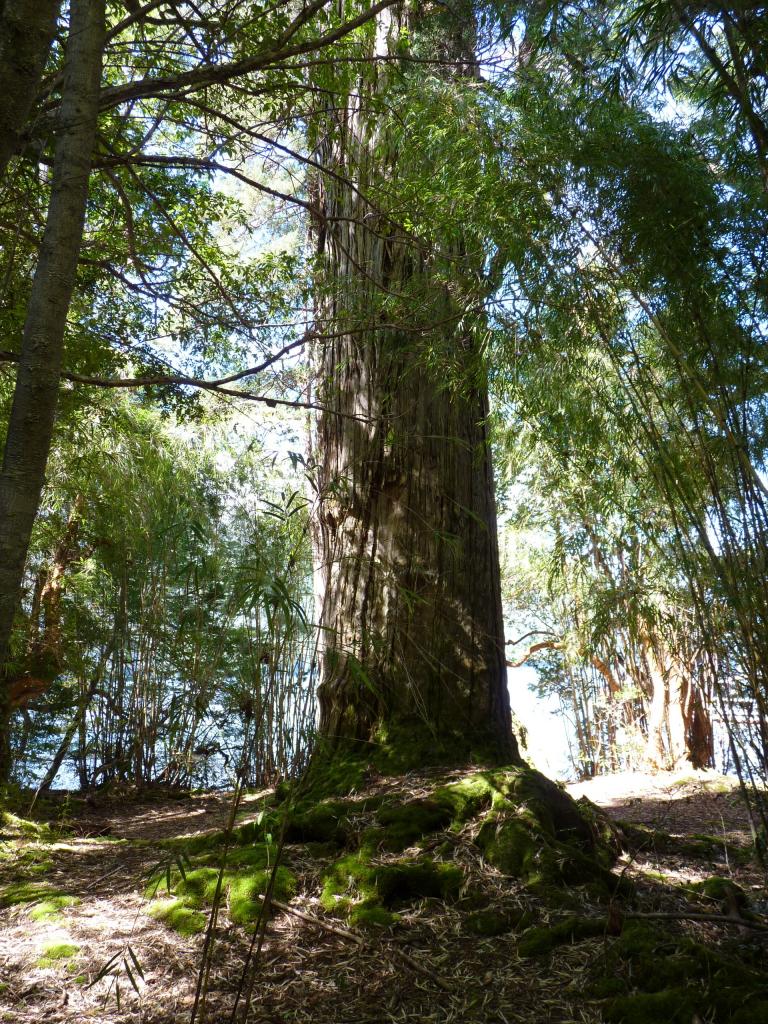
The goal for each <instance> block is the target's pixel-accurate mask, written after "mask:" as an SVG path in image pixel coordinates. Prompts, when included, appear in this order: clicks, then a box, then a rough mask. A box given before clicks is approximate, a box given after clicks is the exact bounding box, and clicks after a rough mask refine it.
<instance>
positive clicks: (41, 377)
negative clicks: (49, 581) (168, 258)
mask: <svg viewBox="0 0 768 1024" xmlns="http://www.w3.org/2000/svg"><path fill="white" fill-rule="evenodd" d="M104 37H105V27H104V0H72V2H71V5H70V31H69V41H68V45H67V54H66V59H65V65H64V80H63V85H62V99H61V111H60V123H59V129H58V130H59V136H58V140H57V142H56V148H55V155H54V165H53V182H52V188H51V200H50V205H49V207H48V216H47V220H46V226H45V233H44V235H43V240H42V244H41V247H40V256H39V259H38V263H37V267H36V269H35V276H34V280H33V283H32V292H31V295H30V299H29V306H28V309H27V318H26V323H25V325H24V336H23V340H22V346H21V354H20V358H19V364H18V369H17V375H16V388H15V391H14V396H13V406H12V408H11V416H10V421H9V424H8V433H7V436H6V440H5V450H4V455H3V466H2V471H1V472H0V524H2V532H0V665H3V664H4V663H5V661H6V658H7V653H8V642H9V639H10V633H11V627H12V624H13V618H14V614H15V612H16V608H17V606H18V603H19V596H20V592H21V585H22V579H23V574H24V562H25V559H26V555H27V548H28V546H29V538H30V534H31V532H32V525H33V523H34V520H35V516H36V514H37V510H38V507H39V504H40V494H41V491H42V487H43V482H44V477H45V467H46V463H47V461H48V453H49V451H50V447H51V438H52V435H53V425H54V419H55V415H56V404H57V398H58V389H59V374H60V371H61V361H62V352H63V344H64V331H65V327H66V321H67V313H68V311H69V306H70V302H71V300H72V294H73V291H74V287H75V275H76V270H77V260H78V254H79V252H80V246H81V243H82V237H83V228H84V224H85V210H86V202H87V198H88V179H89V174H90V166H91V157H92V153H93V147H94V141H95V137H96V122H97V117H98V96H99V85H100V81H101V60H102V51H103V47H104ZM8 724H9V707H8V697H7V688H5V687H4V689H3V693H2V694H0V775H2V774H3V773H5V774H7V771H8V767H9V765H8V735H7V733H8Z"/></svg>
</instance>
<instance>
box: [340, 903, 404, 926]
mask: <svg viewBox="0 0 768 1024" xmlns="http://www.w3.org/2000/svg"><path fill="white" fill-rule="evenodd" d="M398 920H399V918H398V916H397V914H393V913H392V911H391V910H385V908H384V907H377V906H370V907H369V906H356V907H353V908H352V909H351V910H350V913H349V923H350V924H351V925H353V926H354V927H356V928H389V927H390V926H391V925H393V924H395V923H396V922H397V921H398Z"/></svg>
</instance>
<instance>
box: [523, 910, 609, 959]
mask: <svg viewBox="0 0 768 1024" xmlns="http://www.w3.org/2000/svg"><path fill="white" fill-rule="evenodd" d="M606 927H607V925H606V921H605V918H602V917H599V918H591V917H568V918H566V919H565V920H563V921H559V922H558V923H557V924H554V925H547V926H545V927H543V928H529V929H528V931H527V932H525V933H524V934H523V936H522V938H521V939H520V942H519V943H518V946H517V951H518V953H519V954H520V956H542V955H543V954H544V953H550V952H551V951H552V950H553V949H555V948H556V947H557V946H565V945H571V944H573V943H574V942H579V941H581V940H582V939H592V938H597V937H599V936H604V935H605V932H606Z"/></svg>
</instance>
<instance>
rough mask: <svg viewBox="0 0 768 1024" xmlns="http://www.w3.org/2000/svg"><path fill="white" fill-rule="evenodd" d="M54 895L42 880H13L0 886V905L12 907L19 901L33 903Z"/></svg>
mask: <svg viewBox="0 0 768 1024" xmlns="http://www.w3.org/2000/svg"><path fill="white" fill-rule="evenodd" d="M50 895H56V893H55V891H54V890H53V889H51V887H50V886H49V885H46V884H45V883H44V882H15V883H12V884H11V885H4V886H3V887H2V888H0V907H14V906H17V905H18V904H20V903H34V902H35V901H36V900H39V899H44V898H45V897H46V896H50Z"/></svg>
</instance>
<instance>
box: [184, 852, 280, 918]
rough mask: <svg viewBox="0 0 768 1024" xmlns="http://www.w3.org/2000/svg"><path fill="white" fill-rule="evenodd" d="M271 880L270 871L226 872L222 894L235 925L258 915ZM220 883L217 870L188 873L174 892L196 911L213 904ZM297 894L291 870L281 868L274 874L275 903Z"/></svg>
mask: <svg viewBox="0 0 768 1024" xmlns="http://www.w3.org/2000/svg"><path fill="white" fill-rule="evenodd" d="M271 876H272V869H271V868H264V869H262V870H257V871H246V872H239V871H229V870H227V871H225V872H224V874H223V876H222V883H221V891H222V894H223V896H224V899H225V905H226V906H227V907H228V908H229V915H230V917H231V918H232V920H233V921H234V922H235V924H246V923H247V922H248V921H253V920H254V919H255V918H257V917H258V915H259V909H260V907H261V900H260V899H259V896H262V895H263V894H264V893H265V892H266V891H267V887H268V886H269V880H270V878H271ZM218 880H219V869H218V868H214V867H202V868H196V869H195V870H193V871H187V872H186V877H185V878H181V877H179V878H178V881H177V882H176V884H175V886H173V888H174V890H175V892H176V893H177V894H178V895H180V896H184V897H185V899H186V905H187V906H189V907H193V908H199V907H202V906H203V905H204V904H206V903H211V902H213V899H214V897H215V895H216V887H217V885H218ZM295 892H296V879H295V877H294V875H293V874H292V873H291V872H290V871H289V870H288V868H286V867H284V866H283V865H280V866H279V867H278V869H277V871H276V872H275V883H274V887H273V895H274V897H275V899H279V900H285V899H290V898H291V896H293V895H294V893H295Z"/></svg>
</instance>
